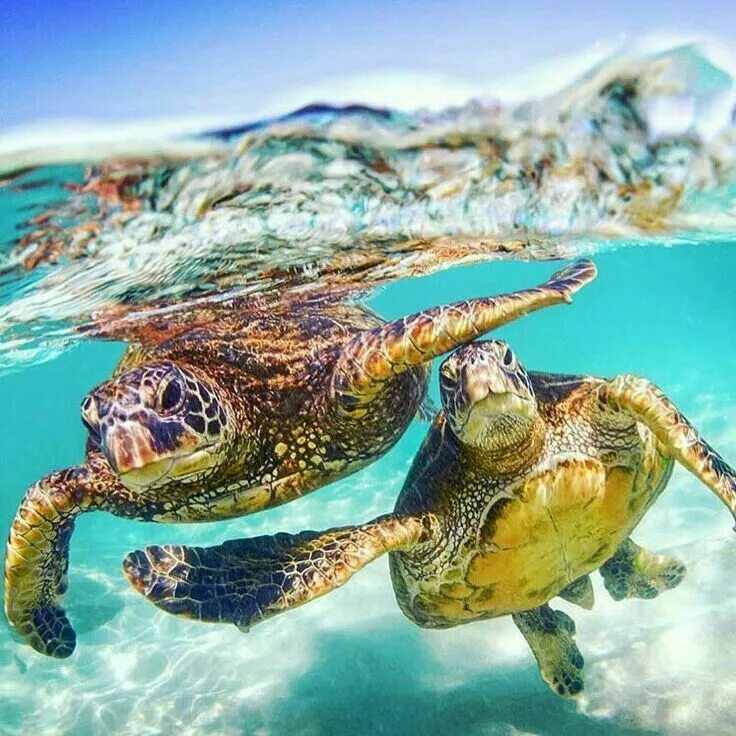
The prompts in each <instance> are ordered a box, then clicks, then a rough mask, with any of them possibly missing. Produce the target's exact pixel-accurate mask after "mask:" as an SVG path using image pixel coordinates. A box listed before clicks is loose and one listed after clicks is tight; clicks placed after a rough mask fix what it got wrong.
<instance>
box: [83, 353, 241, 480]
mask: <svg viewBox="0 0 736 736" xmlns="http://www.w3.org/2000/svg"><path fill="white" fill-rule="evenodd" d="M82 422H83V423H84V425H85V426H86V427H87V430H88V432H89V436H90V441H91V442H92V444H94V445H96V446H97V447H99V448H100V450H102V452H103V453H104V454H105V457H106V458H107V460H108V462H109V463H110V466H111V467H112V469H113V470H114V471H115V473H116V474H117V475H118V476H119V477H120V480H121V482H122V483H123V484H124V485H126V486H127V487H128V488H130V489H131V490H136V491H143V490H145V489H146V488H149V487H159V486H162V485H165V484H167V483H171V482H174V481H176V482H184V483H190V482H195V481H197V480H201V479H202V478H204V477H205V476H207V475H209V474H211V473H212V472H213V470H214V468H215V467H216V466H217V464H218V460H219V458H220V457H221V455H222V452H223V449H224V447H225V444H226V436H227V417H226V411H225V406H224V405H223V403H222V400H221V398H220V397H218V392H217V390H216V388H215V387H214V386H213V385H212V384H211V383H209V382H207V381H206V380H203V379H202V378H200V377H198V376H197V375H195V374H194V373H193V372H192V371H191V370H189V369H187V368H184V367H182V366H179V365H175V364H174V363H170V362H163V363H154V364H150V365H145V366H140V367H137V368H133V369H132V370H129V371H126V372H125V373H121V374H120V375H118V376H116V377H115V378H113V379H111V380H110V381H106V382H105V383H102V384H100V385H99V386H97V388H95V389H93V390H92V391H91V392H90V393H89V394H88V395H87V396H86V397H85V398H84V401H82Z"/></svg>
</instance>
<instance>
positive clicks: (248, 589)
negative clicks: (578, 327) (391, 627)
mask: <svg viewBox="0 0 736 736" xmlns="http://www.w3.org/2000/svg"><path fill="white" fill-rule="evenodd" d="M440 379H441V393H442V403H443V411H442V412H441V413H440V414H439V415H438V416H437V418H436V420H435V422H434V424H433V426H432V428H431V430H430V431H429V434H428V436H427V438H426V440H425V442H424V445H423V446H422V448H421V449H420V451H419V453H418V455H417V457H416V459H415V461H414V464H413V466H412V468H411V470H410V472H409V475H408V477H407V480H406V483H405V485H404V488H403V490H402V492H401V495H400V497H399V499H398V502H397V504H396V510H395V512H394V513H393V514H389V515H387V516H384V517H379V518H378V519H375V520H373V521H371V522H369V523H367V524H364V525H362V526H358V527H346V528H342V529H332V530H330V531H327V532H323V533H318V532H303V533H301V534H298V535H289V534H277V535H276V536H274V537H260V538H256V539H251V540H241V541H232V542H226V543H225V544H222V545H220V546H218V547H210V548H195V547H181V546H164V547H149V548H148V549H146V550H145V551H140V552H135V553H133V554H131V555H129V556H128V558H127V559H126V561H125V563H124V566H125V570H126V574H127V575H128V578H129V579H130V581H131V582H132V583H133V585H134V586H135V587H136V588H137V589H138V590H139V591H140V592H142V593H143V594H144V595H145V596H146V597H147V598H148V599H149V600H151V601H152V602H153V603H155V604H156V605H157V606H158V607H160V608H162V609H163V610H165V611H169V612H171V613H175V614H178V615H181V616H187V617H190V618H195V619H201V620H204V621H226V622H232V623H234V624H236V625H237V626H239V627H241V628H243V629H247V628H248V627H249V626H252V625H253V624H255V623H258V622H259V621H261V620H263V619H266V618H269V617H271V616H273V615H275V614H277V613H279V612H280V611H283V610H285V609H287V608H291V607H294V606H298V605H301V604H303V603H306V602H307V601H309V600H311V599H312V598H315V597H317V596H319V595H322V594H324V593H326V592H329V591H330V590H332V589H334V588H336V587H337V586H339V585H341V584H342V583H344V582H345V581H346V580H348V579H349V578H350V577H351V576H352V575H353V574H354V573H355V572H356V571H357V570H359V569H360V568H362V567H363V566H365V565H366V564H368V563H369V562H371V561H372V560H374V559H375V558H376V557H378V556H379V555H381V554H383V553H385V552H390V553H391V554H390V567H391V577H392V581H393V585H394V589H395V591H396V596H397V600H398V602H399V605H400V607H401V609H402V611H403V612H404V613H405V614H406V615H407V616H408V617H409V618H410V619H411V620H412V621H414V622H415V623H417V624H418V625H420V626H424V627H430V628H445V627H450V626H456V625H458V624H462V623H466V622H468V621H475V620H479V619H486V618H494V617H497V616H506V615H511V616H512V617H513V619H514V622H515V623H516V625H517V627H518V628H519V630H520V631H521V633H522V634H523V636H524V637H525V639H526V641H527V642H528V644H529V646H530V647H531V649H532V652H533V653H534V655H535V657H536V658H537V661H538V664H539V667H540V670H541V673H542V677H543V678H544V680H545V681H546V682H547V684H548V685H549V686H550V688H551V689H552V690H553V691H554V692H555V693H557V694H559V695H561V696H573V695H576V694H577V693H579V692H581V690H582V688H583V680H582V667H583V658H582V656H581V654H580V652H579V650H578V648H577V646H576V645H575V641H574V638H573V637H574V633H575V625H574V623H573V621H572V619H571V618H570V617H569V616H567V615H566V614H564V613H562V612H560V611H555V610H553V609H552V608H551V607H550V606H549V605H548V603H549V601H550V600H551V599H552V598H554V597H555V596H561V597H563V598H566V599H568V600H570V601H573V602H575V603H577V604H579V605H580V606H583V607H584V608H591V607H592V605H593V589H592V586H591V582H590V578H589V574H590V573H591V572H593V571H594V570H600V572H601V574H602V575H603V579H604V583H605V585H606V588H607V589H608V590H609V592H610V593H611V594H612V596H613V597H614V598H615V599H617V600H619V599H622V598H627V597H639V598H651V597H653V596H655V595H657V594H658V593H659V592H660V591H663V590H667V589H669V588H673V587H674V586H676V585H677V584H678V583H679V582H680V581H681V580H682V578H683V575H684V573H685V568H684V566H683V565H682V564H681V563H680V562H678V561H677V560H674V559H672V558H668V557H664V556H659V555H654V554H652V553H650V552H648V551H647V550H644V549H642V548H640V547H638V546H637V545H636V544H635V543H634V542H633V541H631V539H630V538H629V535H630V534H631V533H632V531H633V530H634V529H635V528H636V526H637V524H638V523H639V521H640V520H641V519H642V517H643V516H644V514H645V513H646V512H647V510H648V509H649V508H650V507H651V506H652V504H653V503H654V502H655V501H656V499H657V498H658V497H659V495H660V494H661V493H662V491H663V490H664V488H665V486H666V484H667V481H668V480H669V477H670V474H671V472H672V468H673V464H674V461H675V460H677V461H678V462H680V463H682V465H684V466H685V467H686V468H687V469H688V470H690V471H691V472H692V473H693V474H695V475H696V476H697V477H698V478H699V479H700V480H701V481H702V482H703V483H705V484H706V485H707V486H708V487H709V488H711V489H712V490H713V491H714V492H715V493H716V494H717V495H718V497H719V498H720V499H721V500H722V501H723V502H724V503H725V504H726V505H727V506H728V508H729V509H730V510H731V512H732V514H733V513H734V512H735V511H736V476H735V475H734V471H733V470H732V469H731V468H730V467H729V466H728V465H727V464H726V463H725V462H724V461H723V459H722V458H721V457H719V455H718V454H717V453H716V452H715V451H714V450H713V449H712V448H711V447H710V446H709V445H708V444H707V443H706V442H705V441H704V440H703V439H702V438H701V437H700V436H699V435H698V433H697V431H696V430H695V429H694V428H693V426H692V425H691V424H690V423H689V422H688V421H687V419H685V417H684V416H683V415H682V414H681V413H680V412H679V411H678V410H677V408H676V407H675V406H674V405H673V404H672V403H671V402H670V401H669V399H667V397H666V396H665V395H664V394H663V393H662V392H661V391H660V390H659V389H657V388H656V387H655V386H654V385H652V384H651V383H650V382H649V381H647V380H646V379H644V378H637V377H634V376H629V375H622V376H618V377H616V378H614V379H612V380H605V379H601V378H592V377H582V376H559V375H550V374H545V373H527V372H526V371H525V370H524V368H523V367H522V366H521V365H520V364H519V362H518V360H517V358H516V356H515V355H514V354H513V352H512V351H511V350H510V349H509V348H508V346H507V345H506V344H505V343H503V342H500V341H489V342H483V343H476V344H472V345H468V346H466V347H463V348H461V349H460V350H459V351H458V352H456V353H455V354H454V355H452V356H451V357H450V358H448V359H447V360H446V361H445V362H444V364H443V366H442V368H441V371H440Z"/></svg>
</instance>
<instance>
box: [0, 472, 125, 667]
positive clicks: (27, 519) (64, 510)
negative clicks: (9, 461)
mask: <svg viewBox="0 0 736 736" xmlns="http://www.w3.org/2000/svg"><path fill="white" fill-rule="evenodd" d="M116 485H117V480H116V479H115V477H114V476H112V474H110V473H109V471H108V474H105V473H104V470H99V469H98V470H95V469H93V468H92V467H90V466H86V465H82V466H78V467H73V468H68V469H67V470H62V471H59V472H57V473H52V474H51V475H48V476H46V477H45V478H43V479H42V480H40V481H38V482H37V483H35V484H34V485H33V486H31V487H30V488H29V489H28V491H27V492H26V495H25V497H24V498H23V501H22V502H21V504H20V507H19V508H18V512H17V513H16V515H15V519H14V520H13V525H12V527H11V528H10V535H9V537H8V543H7V546H6V550H5V615H6V616H7V619H8V621H9V622H10V625H11V626H12V627H13V628H14V629H15V630H16V631H17V632H18V633H19V634H20V635H21V636H22V637H23V638H24V639H25V640H26V641H27V642H28V643H29V644H30V645H31V646H32V647H33V648H34V649H35V650H36V651H38V652H41V654H46V655H48V656H50V657H68V656H69V655H70V654H71V653H72V652H73V651H74V646H75V644H76V635H75V634H74V629H73V628H72V626H71V624H70V623H69V619H68V618H67V617H66V614H65V613H64V609H63V608H62V607H61V598H62V596H63V595H64V592H65V591H66V585H67V569H68V567H69V539H70V538H71V535H72V532H73V531H74V522H75V520H76V517H77V516H78V515H79V514H81V513H84V512H85V511H90V510H92V509H94V508H97V507H98V503H100V499H101V498H102V497H103V496H104V494H105V492H106V491H107V490H108V489H110V488H111V487H112V486H116Z"/></svg>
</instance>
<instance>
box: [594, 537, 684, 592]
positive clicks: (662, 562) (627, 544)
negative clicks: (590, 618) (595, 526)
mask: <svg viewBox="0 0 736 736" xmlns="http://www.w3.org/2000/svg"><path fill="white" fill-rule="evenodd" d="M685 572H686V567H685V565H684V564H683V563H682V562H680V561H679V560H676V559H675V558H674V557H667V556H666V555H657V554H654V553H653V552H649V551H648V550H646V549H644V548H643V547H640V546H639V545H638V544H636V543H635V542H633V541H632V540H631V539H627V540H626V541H624V542H623V543H622V544H621V546H620V547H619V548H618V549H617V550H616V554H614V555H613V557H611V559H610V560H608V562H606V563H605V564H604V565H603V566H602V567H601V568H600V573H601V577H602V578H603V584H604V585H605V586H606V590H607V591H608V592H609V593H610V595H611V598H613V599H614V600H615V601H621V600H624V598H645V599H648V598H656V597H657V596H658V595H659V594H660V593H662V592H664V591H665V590H672V588H676V587H677V586H678V585H679V584H680V583H681V582H682V579H683V578H684V577H685Z"/></svg>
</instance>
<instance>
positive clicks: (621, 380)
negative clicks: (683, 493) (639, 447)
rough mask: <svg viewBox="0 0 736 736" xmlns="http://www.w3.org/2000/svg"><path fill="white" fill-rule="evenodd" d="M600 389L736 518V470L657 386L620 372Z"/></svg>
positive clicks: (603, 397) (608, 401) (605, 398)
mask: <svg viewBox="0 0 736 736" xmlns="http://www.w3.org/2000/svg"><path fill="white" fill-rule="evenodd" d="M599 391H600V394H599V395H600V398H601V401H602V402H604V404H607V405H608V407H609V408H611V409H613V410H615V411H622V412H626V413H627V414H628V415H629V416H630V417H631V418H632V419H633V420H635V421H637V422H641V423H642V424H644V425H646V426H647V427H648V428H649V429H650V430H651V431H652V433H653V434H654V436H655V437H656V438H657V439H658V440H659V441H660V442H661V443H662V445H663V446H664V449H665V451H666V452H667V453H668V454H669V455H670V456H671V457H673V458H674V459H675V460H677V461H678V462H679V463H681V464H682V465H684V466H685V467H686V468H687V469H688V470H689V471H690V472H691V473H693V474H694V475H696V476H697V477H698V478H700V480H701V481H702V482H703V483H705V485H707V486H708V488H710V489H711V490H712V491H713V492H714V493H715V494H716V495H717V496H718V498H720V499H721V501H723V503H724V504H725V505H726V506H727V507H728V509H729V510H730V511H731V514H732V516H733V517H734V518H735V519H736V472H734V470H733V468H731V467H730V466H729V465H728V464H727V463H726V461H725V460H724V459H723V458H722V457H721V456H720V455H719V454H718V453H717V452H716V451H715V450H714V449H713V448H712V447H711V446H710V445H709V444H708V443H707V442H706V441H705V440H704V439H703V438H702V437H701V436H700V433H699V432H698V430H697V429H695V427H693V425H692V424H690V422H689V421H688V420H687V419H686V418H685V417H684V416H683V415H682V413H681V412H680V411H679V409H678V408H677V407H676V406H675V405H674V404H673V403H672V402H671V401H670V400H669V399H668V398H667V396H665V395H664V393H662V391H661V390H660V389H659V388H657V386H655V385H654V384H653V383H651V382H650V381H648V380H647V379H646V378H640V377H639V376H631V375H621V376H617V377H616V378H614V379H613V380H611V381H608V382H606V383H604V384H603V385H602V386H601V388H600V389H599Z"/></svg>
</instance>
